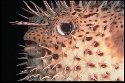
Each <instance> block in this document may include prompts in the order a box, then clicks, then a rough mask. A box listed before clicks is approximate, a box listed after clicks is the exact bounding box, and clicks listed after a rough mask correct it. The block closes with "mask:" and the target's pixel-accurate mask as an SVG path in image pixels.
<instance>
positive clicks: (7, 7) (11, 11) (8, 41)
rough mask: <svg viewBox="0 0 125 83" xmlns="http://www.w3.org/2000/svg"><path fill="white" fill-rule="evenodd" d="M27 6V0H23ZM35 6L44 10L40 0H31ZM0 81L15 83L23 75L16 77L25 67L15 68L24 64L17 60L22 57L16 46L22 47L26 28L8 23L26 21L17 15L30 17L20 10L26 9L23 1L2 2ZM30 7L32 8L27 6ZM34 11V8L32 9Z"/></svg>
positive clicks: (19, 48)
mask: <svg viewBox="0 0 125 83" xmlns="http://www.w3.org/2000/svg"><path fill="white" fill-rule="evenodd" d="M25 1H26V2H27V3H28V4H29V3H30V2H29V0H25ZM32 1H33V2H35V3H36V4H37V5H39V6H40V7H42V8H43V9H44V10H45V6H44V5H43V2H42V0H32ZM0 6H1V7H0V9H1V28H0V29H1V30H0V31H1V32H0V34H1V67H2V68H1V69H2V70H1V76H2V77H1V79H2V81H17V80H19V79H21V78H23V77H24V76H25V75H16V74H17V73H19V71H21V70H23V69H24V67H25V66H21V67H16V65H17V64H19V63H22V62H24V60H18V59H17V58H19V57H23V56H24V55H20V54H18V53H22V51H21V50H23V48H22V47H20V46H18V45H17V44H21V45H24V44H25V42H24V41H23V36H24V34H25V33H26V31H27V26H17V25H11V24H10V23H9V22H14V21H27V19H25V18H23V17H21V16H19V15H18V14H17V13H20V14H22V15H25V16H28V17H31V16H32V15H31V14H29V13H27V12H26V11H24V10H23V9H21V8H26V9H27V7H26V6H25V4H24V3H23V0H2V1H1V5H0ZM29 6H30V7H32V8H33V7H34V6H33V5H31V3H30V4H29ZM33 9H34V8H33Z"/></svg>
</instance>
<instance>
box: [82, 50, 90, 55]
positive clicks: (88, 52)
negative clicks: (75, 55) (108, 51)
mask: <svg viewBox="0 0 125 83" xmlns="http://www.w3.org/2000/svg"><path fill="white" fill-rule="evenodd" d="M84 54H89V55H92V51H91V50H89V49H86V50H85V51H84Z"/></svg>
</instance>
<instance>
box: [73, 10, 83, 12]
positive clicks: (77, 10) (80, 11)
mask: <svg viewBox="0 0 125 83" xmlns="http://www.w3.org/2000/svg"><path fill="white" fill-rule="evenodd" d="M74 10H75V11H78V12H81V11H82V10H81V9H74Z"/></svg>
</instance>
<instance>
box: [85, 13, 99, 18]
mask: <svg viewBox="0 0 125 83" xmlns="http://www.w3.org/2000/svg"><path fill="white" fill-rule="evenodd" d="M95 14H98V13H91V14H88V15H84V18H88V17H90V16H93V15H95Z"/></svg>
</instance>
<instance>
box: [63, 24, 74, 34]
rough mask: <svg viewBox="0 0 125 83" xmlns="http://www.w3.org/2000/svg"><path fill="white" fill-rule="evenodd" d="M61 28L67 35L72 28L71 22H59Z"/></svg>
mask: <svg viewBox="0 0 125 83" xmlns="http://www.w3.org/2000/svg"><path fill="white" fill-rule="evenodd" d="M61 30H62V31H63V33H64V34H65V35H69V34H70V33H71V31H72V30H73V24H72V23H71V22H70V23H61Z"/></svg>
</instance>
